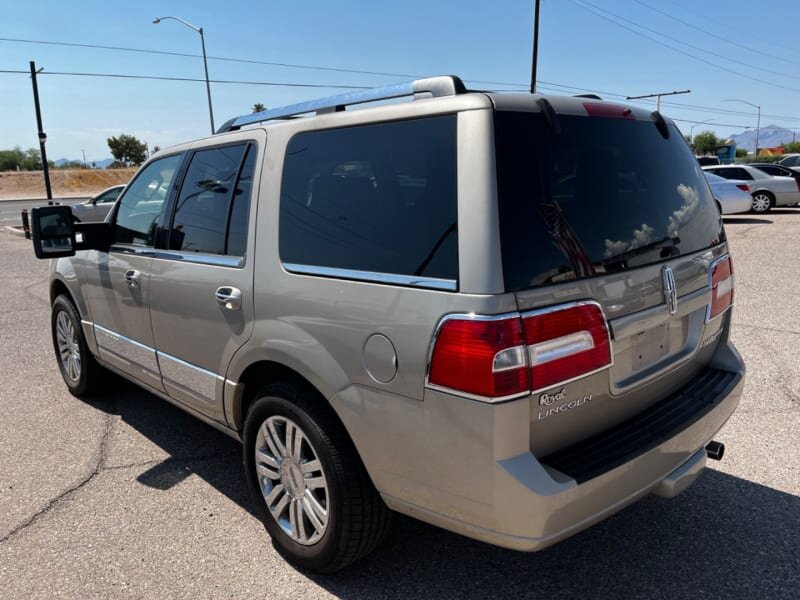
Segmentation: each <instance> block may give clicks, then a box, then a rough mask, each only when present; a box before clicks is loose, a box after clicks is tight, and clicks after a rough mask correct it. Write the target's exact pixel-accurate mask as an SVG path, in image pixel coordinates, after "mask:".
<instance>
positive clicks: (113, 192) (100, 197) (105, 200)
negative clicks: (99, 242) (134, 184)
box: [71, 185, 125, 221]
mask: <svg viewBox="0 0 800 600" xmlns="http://www.w3.org/2000/svg"><path fill="white" fill-rule="evenodd" d="M124 189H125V186H124V185H114V186H111V187H110V188H107V189H105V190H103V191H102V192H100V193H99V194H97V195H96V196H93V197H91V198H89V199H88V200H87V201H86V202H81V203H80V204H73V205H72V207H71V208H72V215H73V216H74V217H75V219H76V220H78V221H105V218H106V215H107V214H108V211H109V210H111V207H112V206H114V202H116V201H117V198H119V195H120V194H121V193H122V190H124Z"/></svg>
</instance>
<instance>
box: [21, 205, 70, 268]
mask: <svg viewBox="0 0 800 600" xmlns="http://www.w3.org/2000/svg"><path fill="white" fill-rule="evenodd" d="M31 238H32V239H33V251H34V252H35V253H36V258H58V257H60V256H74V255H75V225H74V224H73V222H72V210H71V209H70V207H69V206H40V207H38V208H33V209H31Z"/></svg>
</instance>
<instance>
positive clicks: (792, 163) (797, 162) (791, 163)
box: [781, 156, 800, 167]
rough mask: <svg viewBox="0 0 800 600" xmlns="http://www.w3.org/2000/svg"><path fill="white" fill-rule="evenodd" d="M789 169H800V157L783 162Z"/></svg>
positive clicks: (791, 157) (789, 158)
mask: <svg viewBox="0 0 800 600" xmlns="http://www.w3.org/2000/svg"><path fill="white" fill-rule="evenodd" d="M781 164H782V165H786V166H787V167H800V156H789V157H787V158H784V159H783V160H782V161H781Z"/></svg>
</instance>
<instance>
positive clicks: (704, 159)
mask: <svg viewBox="0 0 800 600" xmlns="http://www.w3.org/2000/svg"><path fill="white" fill-rule="evenodd" d="M695 158H697V162H698V164H700V166H703V167H705V166H707V165H718V164H720V160H719V157H718V156H697V157H695Z"/></svg>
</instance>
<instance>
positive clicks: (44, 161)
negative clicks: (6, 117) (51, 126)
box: [30, 61, 53, 204]
mask: <svg viewBox="0 0 800 600" xmlns="http://www.w3.org/2000/svg"><path fill="white" fill-rule="evenodd" d="M30 62H31V81H32V82H33V104H34V106H35V107H36V127H37V128H38V131H39V152H41V154H42V169H43V170H44V187H45V190H47V202H48V204H52V203H53V190H52V188H51V187H50V167H49V166H48V164H47V151H46V150H45V148H44V144H45V142H46V141H47V134H46V133H45V132H44V127H42V110H41V108H40V107H39V86H38V84H37V83H36V74H37V71H36V63H35V62H34V61H30Z"/></svg>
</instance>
